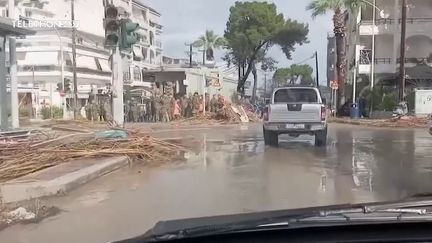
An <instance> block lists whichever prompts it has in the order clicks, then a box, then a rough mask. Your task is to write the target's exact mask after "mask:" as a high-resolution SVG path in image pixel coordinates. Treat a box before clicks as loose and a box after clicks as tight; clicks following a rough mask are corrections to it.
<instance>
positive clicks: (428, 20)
mask: <svg viewBox="0 0 432 243" xmlns="http://www.w3.org/2000/svg"><path fill="white" fill-rule="evenodd" d="M431 22H432V18H407V24H416V23H431ZM375 23H376V24H377V25H383V24H389V25H392V24H401V23H402V19H401V18H393V19H377V20H375ZM360 24H367V25H371V24H372V20H362V21H361V22H360Z"/></svg>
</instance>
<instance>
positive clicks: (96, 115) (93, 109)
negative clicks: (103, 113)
mask: <svg viewBox="0 0 432 243" xmlns="http://www.w3.org/2000/svg"><path fill="white" fill-rule="evenodd" d="M90 112H91V116H92V118H93V121H94V122H95V121H99V105H98V104H97V103H96V100H92V102H91V106H90Z"/></svg>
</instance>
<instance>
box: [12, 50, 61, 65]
mask: <svg viewBox="0 0 432 243" xmlns="http://www.w3.org/2000/svg"><path fill="white" fill-rule="evenodd" d="M17 62H18V65H20V66H52V65H54V66H57V65H59V52H56V51H51V52H27V53H25V56H24V59H23V60H17Z"/></svg>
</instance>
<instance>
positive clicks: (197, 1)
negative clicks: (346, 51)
mask: <svg viewBox="0 0 432 243" xmlns="http://www.w3.org/2000/svg"><path fill="white" fill-rule="evenodd" d="M141 1H142V2H143V3H145V4H147V5H149V6H151V7H152V8H154V9H156V10H157V11H158V12H160V13H161V15H162V17H161V24H162V25H163V35H162V42H163V47H164V55H167V56H172V57H185V58H186V53H185V52H186V51H187V49H188V48H187V47H186V46H185V43H190V42H192V41H194V40H196V39H197V38H198V37H199V36H201V35H202V34H203V33H204V32H205V30H206V29H210V30H213V31H215V33H217V34H219V35H223V33H224V30H225V26H226V22H227V20H228V15H229V8H230V7H231V6H232V5H234V3H235V0H141ZM310 1H311V0H269V1H267V2H273V3H275V4H276V6H277V9H278V11H279V12H282V13H283V15H284V16H285V18H291V19H294V20H297V21H301V22H305V23H308V24H309V36H308V38H309V41H310V42H309V43H308V44H305V45H303V46H299V47H297V48H296V50H295V52H294V53H293V55H292V60H287V58H286V57H285V54H283V52H282V51H281V50H280V49H279V48H277V47H275V48H273V49H272V50H271V51H270V53H269V56H271V57H273V58H275V59H276V60H277V61H278V62H279V63H278V66H279V67H287V66H289V65H290V64H292V63H298V62H301V61H303V60H305V59H306V58H308V57H311V56H312V55H313V53H314V52H315V51H318V56H319V69H320V70H319V71H320V72H319V75H320V82H321V83H326V82H327V81H326V66H327V62H326V55H327V33H328V32H329V31H331V30H332V22H331V13H329V14H328V15H325V16H319V17H317V18H315V19H312V18H311V15H310V12H309V11H306V10H305V9H306V5H307V4H308V3H309V2H310ZM219 54H220V53H219ZM306 63H307V64H310V65H311V66H313V67H314V66H315V61H314V60H310V61H307V62H306Z"/></svg>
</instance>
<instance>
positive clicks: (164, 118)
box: [160, 94, 170, 122]
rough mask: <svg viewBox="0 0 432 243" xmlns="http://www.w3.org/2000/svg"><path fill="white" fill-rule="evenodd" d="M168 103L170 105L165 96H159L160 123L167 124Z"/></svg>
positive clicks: (168, 99)
mask: <svg viewBox="0 0 432 243" xmlns="http://www.w3.org/2000/svg"><path fill="white" fill-rule="evenodd" d="M169 103H170V98H169V97H168V96H167V95H165V94H163V95H162V96H161V110H160V116H161V120H162V122H169V115H168V111H169Z"/></svg>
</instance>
